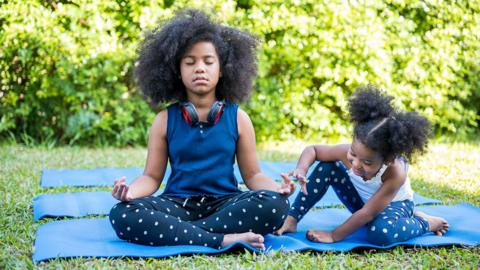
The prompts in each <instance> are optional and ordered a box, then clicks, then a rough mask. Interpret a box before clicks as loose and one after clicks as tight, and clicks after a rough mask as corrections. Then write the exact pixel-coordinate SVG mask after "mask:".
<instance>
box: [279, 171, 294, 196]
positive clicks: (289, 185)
mask: <svg viewBox="0 0 480 270" xmlns="http://www.w3.org/2000/svg"><path fill="white" fill-rule="evenodd" d="M280 175H281V176H282V178H283V183H282V185H281V186H280V188H279V189H278V190H277V192H278V193H280V194H283V195H287V196H290V195H291V194H292V193H293V192H294V191H295V184H294V183H293V182H292V179H290V178H289V177H288V175H287V174H285V173H282V174H280Z"/></svg>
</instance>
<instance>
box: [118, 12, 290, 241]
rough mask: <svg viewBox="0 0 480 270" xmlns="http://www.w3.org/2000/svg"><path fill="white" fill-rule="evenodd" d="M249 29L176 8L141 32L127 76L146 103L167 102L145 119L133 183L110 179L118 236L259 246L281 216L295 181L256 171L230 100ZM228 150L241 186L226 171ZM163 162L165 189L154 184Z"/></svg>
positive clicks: (236, 91)
mask: <svg viewBox="0 0 480 270" xmlns="http://www.w3.org/2000/svg"><path fill="white" fill-rule="evenodd" d="M256 45H257V41H256V39H255V38H254V37H252V36H251V35H250V34H248V33H246V32H242V31H239V30H236V29H233V28H230V27H227V26H222V25H220V24H217V23H215V22H213V21H211V20H210V19H209V18H208V16H206V15H205V14H204V13H202V12H200V11H197V10H191V9H188V10H183V11H180V12H178V13H177V14H176V16H175V17H173V18H172V19H171V20H169V21H167V22H166V23H165V24H163V25H161V26H160V27H159V28H157V29H155V30H153V31H152V32H150V33H148V34H147V35H146V37H145V40H144V41H143V43H142V45H141V47H140V50H139V57H138V60H137V65H136V79H137V81H138V84H139V86H140V88H141V90H142V91H143V93H144V95H145V96H146V97H147V99H148V100H149V101H150V102H151V104H152V105H153V106H157V105H158V104H165V103H169V104H170V105H169V106H168V107H167V109H165V110H162V111H160V112H159V113H158V115H157V116H156V118H155V120H154V121H153V124H152V127H151V129H150V136H149V141H148V155H147V161H146V165H145V170H144V173H143V175H141V176H139V177H138V178H137V179H136V180H135V181H134V182H133V183H132V184H130V185H127V184H126V183H125V179H117V180H116V181H115V186H114V188H113V190H112V195H113V196H114V197H115V198H116V199H118V200H120V201H121V202H120V203H118V204H117V205H115V206H114V207H113V208H112V210H111V211H110V222H111V224H112V227H113V229H114V230H115V232H116V233H117V235H118V237H119V238H121V239H124V240H127V241H130V242H133V243H138V244H143V245H154V246H158V245H201V246H207V247H213V248H222V247H226V246H228V245H230V244H232V243H234V242H238V241H240V242H244V243H247V244H249V245H251V246H252V247H254V248H257V249H264V248H265V245H264V243H263V242H264V238H263V235H265V234H268V233H272V232H273V231H275V230H276V229H278V228H279V227H280V226H281V225H282V223H283V221H284V219H285V218H286V216H287V212H288V207H289V202H288V199H287V198H288V195H290V194H291V193H292V192H293V191H294V185H293V183H291V181H290V179H289V178H288V177H286V176H284V178H285V182H284V183H283V184H282V185H279V184H277V183H275V182H274V181H273V180H272V179H271V178H269V177H267V176H266V175H264V174H262V172H261V171H260V168H259V165H258V161H257V157H256V151H255V135H254V130H253V126H252V123H251V121H250V119H249V117H248V115H247V114H246V113H245V112H244V111H242V110H241V109H239V107H238V105H237V103H238V102H241V101H244V100H245V99H246V98H247V97H248V96H249V94H250V92H251V91H252V80H253V78H254V77H255V75H256V55H255V53H256V51H255V49H256ZM235 159H236V160H237V163H238V165H239V168H240V172H241V175H242V178H243V179H244V182H245V184H246V186H247V187H248V188H249V189H250V191H246V192H242V191H240V189H239V188H238V182H237V179H236V178H235V176H234V169H233V165H234V162H235ZM167 162H169V164H170V168H171V174H170V177H169V178H168V182H167V183H166V187H165V190H164V191H163V193H162V194H161V195H159V196H154V195H152V194H153V193H155V192H156V191H157V190H158V188H159V187H160V184H161V183H162V179H163V177H164V175H165V172H166V169H167Z"/></svg>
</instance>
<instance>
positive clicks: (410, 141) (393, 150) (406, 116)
mask: <svg viewBox="0 0 480 270" xmlns="http://www.w3.org/2000/svg"><path fill="white" fill-rule="evenodd" d="M392 100H393V97H391V96H388V95H386V94H385V93H384V92H383V91H380V90H379V89H377V88H375V87H374V86H372V85H368V86H367V87H360V88H358V89H357V90H356V91H355V93H354V94H353V95H352V96H351V97H350V99H349V109H350V119H351V120H352V122H353V124H354V130H353V135H354V137H355V138H356V139H358V140H360V142H362V143H363V144H364V145H366V146H367V147H368V148H370V149H372V150H374V151H376V152H378V153H380V154H381V155H382V157H383V159H384V160H389V161H392V160H393V159H394V158H396V157H399V156H403V157H405V158H407V159H411V158H412V155H413V154H415V153H416V152H419V153H422V152H424V151H425V149H426V146H427V143H428V137H429V135H430V133H431V124H430V122H429V121H428V120H427V119H426V118H424V117H423V116H420V115H419V114H418V113H416V112H400V111H397V110H395V108H394V107H393V106H392V104H391V102H392Z"/></svg>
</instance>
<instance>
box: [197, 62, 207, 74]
mask: <svg viewBox="0 0 480 270" xmlns="http://www.w3.org/2000/svg"><path fill="white" fill-rule="evenodd" d="M204 72H205V66H204V65H202V64H199V65H196V66H195V73H204Z"/></svg>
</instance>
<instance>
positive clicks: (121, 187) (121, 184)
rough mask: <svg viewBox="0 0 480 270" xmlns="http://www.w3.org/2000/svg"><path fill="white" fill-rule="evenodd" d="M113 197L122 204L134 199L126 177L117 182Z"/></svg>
mask: <svg viewBox="0 0 480 270" xmlns="http://www.w3.org/2000/svg"><path fill="white" fill-rule="evenodd" d="M112 196H113V197H114V198H115V199H117V200H119V201H122V202H128V201H130V200H131V199H132V197H131V196H130V191H129V188H128V185H127V184H126V183H125V176H122V177H121V178H119V179H116V180H115V182H114V186H113V190H112Z"/></svg>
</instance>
